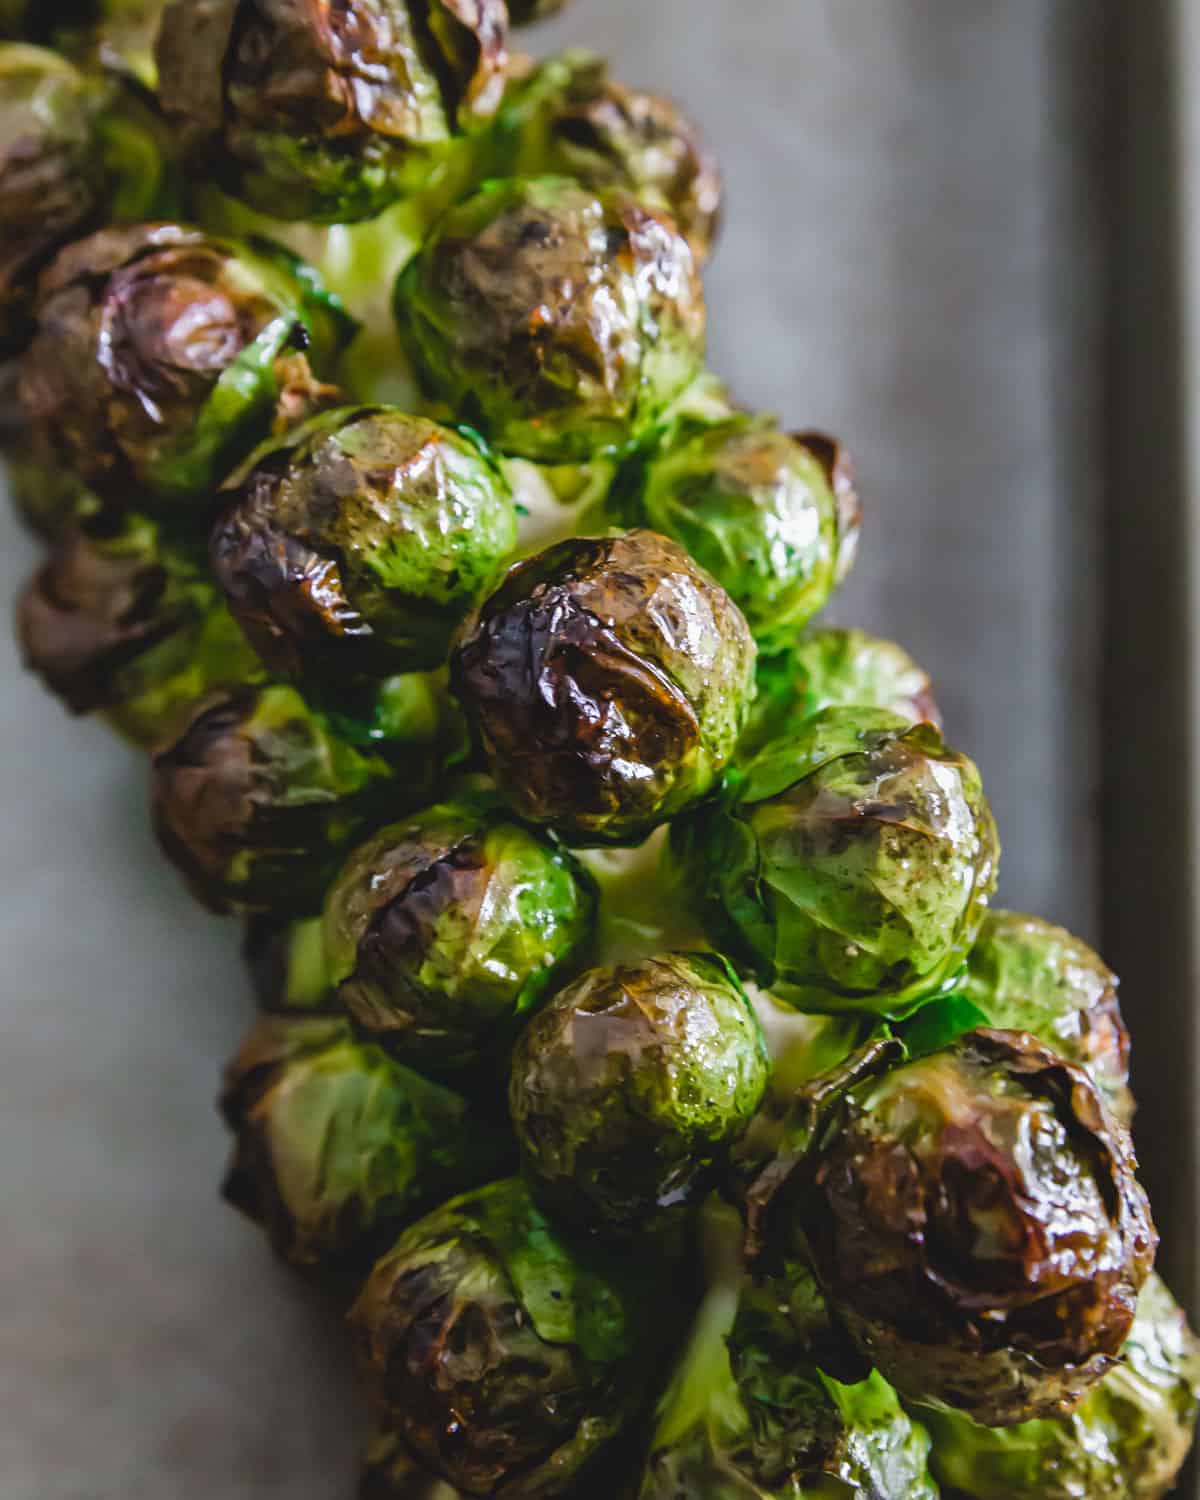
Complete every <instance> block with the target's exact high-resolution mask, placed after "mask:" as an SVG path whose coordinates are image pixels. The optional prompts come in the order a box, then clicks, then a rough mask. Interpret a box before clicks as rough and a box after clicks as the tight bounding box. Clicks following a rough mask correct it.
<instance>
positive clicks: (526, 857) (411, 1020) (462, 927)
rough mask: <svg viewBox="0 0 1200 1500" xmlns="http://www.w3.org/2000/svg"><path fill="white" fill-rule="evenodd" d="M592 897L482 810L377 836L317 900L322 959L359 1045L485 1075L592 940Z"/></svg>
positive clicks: (536, 841) (567, 861) (457, 805)
mask: <svg viewBox="0 0 1200 1500" xmlns="http://www.w3.org/2000/svg"><path fill="white" fill-rule="evenodd" d="M595 914H596V897H595V892H594V888H593V886H592V884H591V882H590V881H589V880H588V878H587V876H586V875H585V874H584V872H583V870H582V869H581V867H580V866H579V865H578V864H577V863H576V862H575V860H574V859H572V858H571V856H570V855H569V854H567V853H566V851H565V850H562V849H559V848H557V847H556V846H555V845H553V844H551V843H549V842H547V841H546V840H545V839H543V838H542V837H540V836H539V835H538V834H535V833H532V832H530V831H529V830H527V829H525V828H522V827H521V826H520V824H518V823H514V822H513V821H512V819H511V818H510V817H509V816H507V815H506V814H505V811H504V809H503V807H502V806H501V805H500V803H499V801H498V799H496V798H494V797H471V796H463V797H461V798H460V799H459V800H458V801H451V802H446V803H442V804H440V805H438V806H436V807H431V808H428V809H427V810H425V811H424V812H420V813H417V814H415V815H414V816H413V817H412V818H410V819H408V820H407V821H405V822H402V823H396V824H394V825H393V826H391V827H390V828H385V829H384V830H383V831H382V832H381V833H378V834H376V835H375V836H374V837H373V838H372V839H370V840H369V841H368V842H367V843H366V844H364V845H363V846H362V847H361V848H360V849H357V850H355V852H354V853H353V854H352V855H351V856H350V859H349V861H348V862H347V864H346V866H345V868H344V869H343V871H342V873H341V875H340V876H339V877H338V880H337V882H336V883H335V884H334V886H333V888H332V890H331V891H330V893H329V897H328V899H327V902H326V909H325V952H326V955H327V961H328V964H329V970H330V975H331V978H332V980H333V982H334V983H335V984H336V985H338V996H339V998H340V1000H341V1001H342V1003H343V1004H344V1005H345V1007H346V1009H347V1010H348V1011H349V1012H350V1014H351V1015H352V1016H353V1017H354V1018H355V1020H356V1021H357V1022H358V1024H359V1026H360V1027H362V1028H363V1030H364V1031H366V1032H367V1033H368V1034H369V1035H371V1036H374V1037H375V1038H377V1039H378V1040H379V1041H381V1042H383V1043H385V1044H386V1045H387V1047H388V1048H389V1049H390V1050H391V1051H393V1052H394V1053H395V1054H396V1055H397V1056H398V1057H400V1058H402V1059H403V1060H404V1061H405V1062H407V1063H409V1064H411V1066H413V1067H415V1068H419V1069H432V1070H434V1071H440V1070H446V1069H454V1068H462V1067H468V1066H474V1065H477V1064H482V1063H486V1062H488V1061H489V1060H492V1061H498V1062H499V1064H500V1066H503V1059H505V1058H506V1057H507V1052H508V1048H509V1047H510V1046H511V1044H512V1042H513V1040H514V1038H515V1036H516V1032H517V1029H518V1028H519V1026H520V1025H521V1024H522V1022H523V1021H524V1020H525V1019H526V1018H527V1017H528V1016H529V1014H530V1013H531V1012H532V1011H533V1010H535V1009H536V1008H537V1007H538V1006H539V1005H541V1004H542V1003H543V1002H544V1000H545V999H546V997H547V995H548V994H550V993H551V991H552V989H553V986H554V984H555V982H556V981H557V979H558V978H559V976H560V975H561V974H562V972H563V970H564V968H566V967H567V966H569V965H570V964H571V962H572V960H574V959H575V958H576V957H577V956H578V954H579V952H580V950H581V949H582V947H583V945H584V944H586V942H587V941H588V939H589V938H590V936H591V932H592V927H593V924H594V921H595Z"/></svg>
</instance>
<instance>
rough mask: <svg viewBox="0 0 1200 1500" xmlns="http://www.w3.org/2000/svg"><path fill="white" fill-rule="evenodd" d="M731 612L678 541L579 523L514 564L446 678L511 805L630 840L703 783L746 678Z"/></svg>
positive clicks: (732, 743) (744, 648) (727, 737)
mask: <svg viewBox="0 0 1200 1500" xmlns="http://www.w3.org/2000/svg"><path fill="white" fill-rule="evenodd" d="M754 661H755V646H754V640H753V637H752V636H751V634H750V631H749V628H748V627H747V625H746V622H745V620H744V619H743V618H742V615H741V612H740V611H739V609H738V608H737V606H736V605H735V604H734V603H733V601H732V600H731V599H730V598H729V596H728V595H727V594H726V593H725V592H724V590H723V589H721V588H720V586H719V585H718V584H717V583H715V582H714V581H713V579H711V578H710V577H709V576H708V574H707V573H705V572H704V571H703V570H702V569H700V568H699V567H697V566H696V564H695V563H694V562H693V561H692V560H691V558H690V557H689V556H688V555H687V553H686V552H685V551H684V550H683V548H682V547H680V546H679V545H678V544H677V543H675V542H672V541H669V540H668V539H667V538H666V537H661V536H656V535H655V534H654V533H653V532H650V531H631V532H629V533H627V534H626V535H624V536H617V537H606V538H598V539H591V538H586V537H577V538H574V539H573V540H571V541H566V542H562V543H560V544H558V545H557V546H553V547H550V548H548V549H547V550H546V551H545V552H543V553H541V554H540V555H539V556H537V557H534V558H531V559H529V560H528V561H526V562H523V563H520V564H518V565H517V566H516V567H515V568H513V569H512V570H511V571H510V573H509V575H508V577H507V578H506V579H505V581H504V583H503V584H502V585H501V586H500V588H499V589H498V590H497V592H496V593H495V594H493V595H492V597H491V598H490V599H489V600H488V601H487V603H486V604H485V605H484V606H483V609H482V612H481V614H480V618H479V621H478V623H477V625H476V626H475V628H474V630H473V631H472V632H471V633H470V634H469V635H468V636H467V637H466V639H465V640H464V641H463V642H462V643H461V644H460V645H459V647H458V649H457V651H456V652H455V654H454V657H453V658H452V661H451V686H452V687H453V689H454V691H455V692H456V693H457V695H458V697H459V700H460V702H461V703H462V705H463V707H464V709H465V710H466V713H467V717H468V718H469V719H470V720H471V721H472V723H473V725H474V727H475V729H476V731H477V732H478V734H479V737H480V739H481V740H482V742H483V748H484V751H485V752H486V754H487V757H488V760H489V762H490V764H491V768H492V772H493V774H494V775H495V777H496V779H497V781H498V782H499V783H500V786H501V788H502V790H503V791H504V792H505V793H506V795H507V796H508V797H509V798H510V799H511V800H512V802H513V803H514V805H515V806H516V807H517V808H518V810H519V811H520V812H521V814H522V815H523V816H524V817H527V818H529V819H531V820H532V821H533V822H535V823H549V824H551V825H552V826H553V827H554V828H556V829H557V830H558V832H559V833H561V834H562V836H563V837H564V838H566V839H567V840H568V842H572V843H579V844H621V843H639V842H641V840H642V839H643V838H644V837H645V836H646V835H647V834H648V833H650V832H651V831H652V830H653V829H654V828H655V827H656V826H657V825H658V824H659V823H662V822H665V821H666V820H667V819H669V818H672V817H674V816H675V815H676V814H677V813H679V812H681V811H682V810H683V809H684V808H686V807H687V806H688V805H689V804H691V803H693V802H695V801H696V800H697V799H698V798H700V797H703V796H704V795H705V793H707V792H709V791H710V790H711V789H712V788H713V786H714V785H715V783H716V781H717V778H718V777H719V775H720V773H721V771H722V770H723V768H724V767H725V765H726V764H727V763H728V762H729V760H730V758H731V757H732V755H733V752H734V749H735V747H736V745H737V740H738V736H739V734H740V733H741V730H742V726H743V724H744V722H745V717H746V712H747V709H748V707H749V704H750V700H751V698H752V696H753V692H754Z"/></svg>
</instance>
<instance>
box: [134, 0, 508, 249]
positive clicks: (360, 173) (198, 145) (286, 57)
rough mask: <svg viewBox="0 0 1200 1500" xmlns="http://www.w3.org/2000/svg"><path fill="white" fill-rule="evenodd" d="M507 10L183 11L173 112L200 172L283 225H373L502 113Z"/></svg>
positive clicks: (176, 30) (171, 10) (177, 0)
mask: <svg viewBox="0 0 1200 1500" xmlns="http://www.w3.org/2000/svg"><path fill="white" fill-rule="evenodd" d="M507 28H508V18H507V13H506V10H505V6H504V0H428V3H424V0H423V3H416V0H351V3H343V4H338V5H330V4H319V5H297V4H295V3H294V0H172V3H171V4H169V5H168V6H167V8H166V11H165V13H164V16H163V22H162V29H161V31H160V32H159V38H158V45H157V58H158V69H159V75H160V79H161V88H162V95H163V103H164V107H165V108H166V110H167V112H168V114H169V116H170V117H171V119H172V121H173V123H174V124H175V126H176V129H177V131H178V133H179V137H180V140H181V142H182V144H183V147H184V150H185V152H186V154H187V155H188V157H189V158H190V160H191V162H192V164H193V168H194V170H196V171H198V172H204V173H206V174H208V175H210V176H212V177H214V178H215V179H216V181H218V182H219V183H220V184H221V185H222V186H223V187H225V188H226V189H227V190H228V191H230V192H233V193H236V194H237V195H239V196H242V197H245V198H246V199H247V200H248V201H249V202H250V203H252V204H253V205H254V206H255V207H256V208H259V209H261V210H262V211H263V212H265V213H269V214H273V215H274V216H275V217H277V218H283V219H315V220H321V221H328V222H342V223H344V222H347V221H351V220H355V219H363V218H369V217H371V216H372V215H374V214H377V213H379V212H380V210H381V209H383V208H385V207H386V206H387V204H388V203H389V202H391V201H392V200H393V199H394V198H396V197H397V196H399V194H400V192H401V191H402V190H403V188H404V186H405V184H406V181H410V180H411V181H412V182H414V183H416V182H418V181H419V178H420V177H421V176H424V175H427V174H428V172H429V171H430V168H431V165H432V161H431V157H430V152H432V151H434V150H435V149H436V148H438V147H439V146H442V145H444V144H445V143H446V142H447V141H448V140H449V139H450V137H451V136H452V135H454V134H455V133H456V132H458V131H459V130H461V129H464V128H467V127H468V126H470V125H473V124H477V123H478V122H480V121H482V120H484V119H486V118H487V117H488V116H489V115H490V114H491V113H492V112H493V111H494V110H495V108H496V106H497V105H498V103H499V101H500V94H501V90H502V88H503V79H502V73H503V68H504V64H505V60H506V55H507V54H506V47H507Z"/></svg>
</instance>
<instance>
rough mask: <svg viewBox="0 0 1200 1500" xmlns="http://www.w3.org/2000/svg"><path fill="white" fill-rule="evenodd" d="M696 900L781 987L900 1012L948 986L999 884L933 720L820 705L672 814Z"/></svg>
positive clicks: (779, 990)
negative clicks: (718, 796) (737, 771)
mask: <svg viewBox="0 0 1200 1500" xmlns="http://www.w3.org/2000/svg"><path fill="white" fill-rule="evenodd" d="M672 832H673V851H674V855H675V858H676V860H677V861H678V863H679V865H680V866H681V868H682V870H683V872H684V876H685V879H686V882H687V884H688V885H689V887H690V889H691V899H692V900H693V901H694V902H695V903H696V904H697V906H698V907H699V908H702V909H704V910H706V911H707V912H708V913H709V915H710V917H711V920H712V921H713V922H714V923H716V924H717V926H718V927H719V928H720V929H721V930H722V933H723V936H724V938H725V939H726V940H727V942H728V945H729V948H730V949H731V950H733V951H735V952H736V953H737V954H738V956H739V957H740V958H741V959H742V960H743V961H744V962H745V963H746V964H747V965H748V966H749V967H750V968H751V969H752V970H753V972H754V973H755V975H756V977H757V978H758V979H759V981H760V982H761V983H762V984H763V985H764V986H765V987H766V988H768V989H769V990H770V991H771V993H772V994H773V995H774V996H776V998H778V999H780V1000H783V1001H785V1002H787V1003H788V1004H790V1005H793V1006H795V1007H796V1008H797V1009H799V1010H806V1011H816V1012H830V1013H832V1012H838V1011H864V1012H869V1013H873V1014H876V1015H885V1016H893V1017H900V1016H904V1015H906V1014H908V1013H909V1012H910V1011H912V1010H914V1009H916V1008H918V1007H919V1006H920V1005H922V1004H923V1003H925V1001H926V1000H927V999H928V998H929V997H930V996H931V995H934V994H936V993H938V992H939V991H941V990H945V989H947V988H949V987H950V986H952V985H953V983H954V982H955V980H956V977H957V975H958V973H959V971H960V969H961V968H962V966H963V963H964V960H965V959H966V955H967V953H968V951H969V949H970V948H971V945H972V944H973V943H974V941H975V938H976V935H977V933H978V931H979V926H980V923H981V922H982V920H983V916H984V912H985V910H986V908H987V903H988V900H989V899H990V897H991V894H992V891H993V890H994V889H995V882H996V866H997V863H998V860H999V843H998V840H997V837H996V828H995V823H994V822H993V819H992V815H991V812H990V810H989V808H988V805H987V802H986V800H985V799H984V796H983V791H982V788H981V786H980V782H979V773H978V772H977V771H976V769H975V766H974V764H973V763H972V762H971V761H970V760H968V759H967V758H966V756H964V755H960V754H959V753H958V752H957V751H955V750H951V749H949V748H947V746H946V745H945V744H944V743H943V741H942V739H941V736H940V735H939V734H938V732H937V730H936V729H934V728H933V726H932V725H928V724H921V725H917V726H915V727H914V726H912V725H910V724H907V723H905V721H904V720H903V719H901V718H899V717H897V716H896V715H894V714H888V713H884V712H881V711H877V710H876V711H868V710H866V709H857V708H856V709H826V710H824V711H823V712H822V713H820V714H817V715H816V716H814V717H813V718H811V719H809V720H807V721H806V722H805V723H803V724H802V725H800V726H799V727H798V729H797V731H796V735H795V738H793V739H791V740H781V741H775V742H773V743H772V744H771V745H769V746H767V748H766V749H764V750H763V751H762V752H761V753H760V754H759V755H758V756H756V757H755V758H754V759H753V760H752V761H751V762H750V764H749V766H748V768H747V769H746V772H745V776H744V779H743V780H742V781H741V783H740V785H737V786H735V788H734V790H733V793H732V794H731V797H730V798H729V799H727V800H726V802H725V803H724V804H722V803H718V804H715V805H712V806H708V807H702V808H700V809H699V810H698V811H697V812H696V814H695V815H694V817H692V818H690V819H689V820H687V821H686V822H685V823H683V824H680V825H677V826H676V828H675V829H673V830H672Z"/></svg>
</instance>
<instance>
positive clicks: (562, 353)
mask: <svg viewBox="0 0 1200 1500" xmlns="http://www.w3.org/2000/svg"><path fill="white" fill-rule="evenodd" d="M395 310H396V320H397V326H398V328H399V332H400V337H401V339H402V341H403V343H404V345H405V348H406V349H407V351H408V353H409V356H410V358H411V359H412V360H413V362H414V364H415V366H416V368H417V371H418V374H419V375H420V377H421V380H422V382H423V383H424V385H425V387H426V389H427V390H428V391H429V393H430V394H431V395H433V396H435V397H436V398H437V399H438V400H441V401H445V402H448V403H449V404H450V405H451V406H452V407H453V408H454V409H455V410H456V411H457V412H459V413H460V414H461V415H462V416H463V417H465V419H466V420H467V421H470V422H472V423H473V424H474V425H476V426H477V427H479V428H480V429H481V430H482V431H483V432H484V433H485V434H486V435H487V437H488V438H489V440H490V441H491V442H493V443H494V444H495V445H496V446H497V447H498V448H500V449H501V450H502V451H504V452H506V453H513V454H518V455H521V456H523V457H526V458H532V459H538V460H541V461H543V462H547V463H558V462H563V463H565V462H571V461H576V460H579V461H582V460H584V459H587V458H590V457H591V456H592V455H593V454H595V453H596V452H597V451H599V450H601V449H606V448H610V447H619V446H622V445H625V444H626V443H628V442H629V441H630V439H631V438H632V437H635V436H637V435H638V434H639V433H641V432H643V431H644V430H645V429H646V428H647V427H649V426H652V425H653V424H654V422H655V421H656V419H657V418H658V417H659V416H660V414H661V413H662V411H663V410H664V408H665V407H666V406H667V405H668V404H669V403H670V402H671V401H672V400H673V399H674V398H675V397H676V396H678V395H679V393H680V392H681V391H682V390H683V388H684V386H686V385H687V383H688V382H689V381H690V380H691V379H693V378H694V377H695V376H696V375H698V374H699V373H700V367H701V363H702V360H703V356H704V333H705V311H704V294H703V290H702V287H701V284H700V277H699V274H698V272H697V268H696V262H695V258H694V256H693V255H692V252H691V250H690V249H689V247H688V244H687V242H686V240H684V239H683V238H682V236H681V235H680V234H679V232H678V230H677V229H676V228H675V226H674V225H673V223H672V222H671V221H670V220H669V219H666V218H664V217H661V216H659V215H658V214H655V213H653V212H652V211H651V210H649V209H647V208H645V207H644V206H642V205H641V204H639V203H637V202H636V200H634V199H633V198H631V197H630V196H628V195H627V194H626V193H624V192H621V191H617V190H604V191H600V192H591V191H589V190H587V189H586V188H583V187H581V186H579V185H578V184H577V183H574V182H572V181H570V180H569V179H568V178H562V177H539V178H533V179H529V180H509V181H503V182H496V183H490V184H488V185H486V186H485V187H483V188H482V189H481V190H480V191H479V192H478V193H476V194H475V195H474V196H473V197H471V198H469V199H467V201H466V202H464V203H462V204H459V205H458V206H457V207H456V208H453V209H451V210H450V212H449V213H448V214H447V215H446V216H445V217H444V218H443V219H442V220H441V221H440V223H439V224H438V225H437V227H436V228H435V229H434V231H433V234H432V235H431V236H430V238H429V239H428V240H427V241H426V243H425V245H424V246H423V248H422V250H421V253H420V254H419V255H418V256H416V258H415V259H414V260H413V261H412V262H411V264H410V265H409V266H408V268H407V269H406V270H405V271H404V272H403V273H402V275H401V277H400V279H399V281H398V283H397V287H396V299H395Z"/></svg>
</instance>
